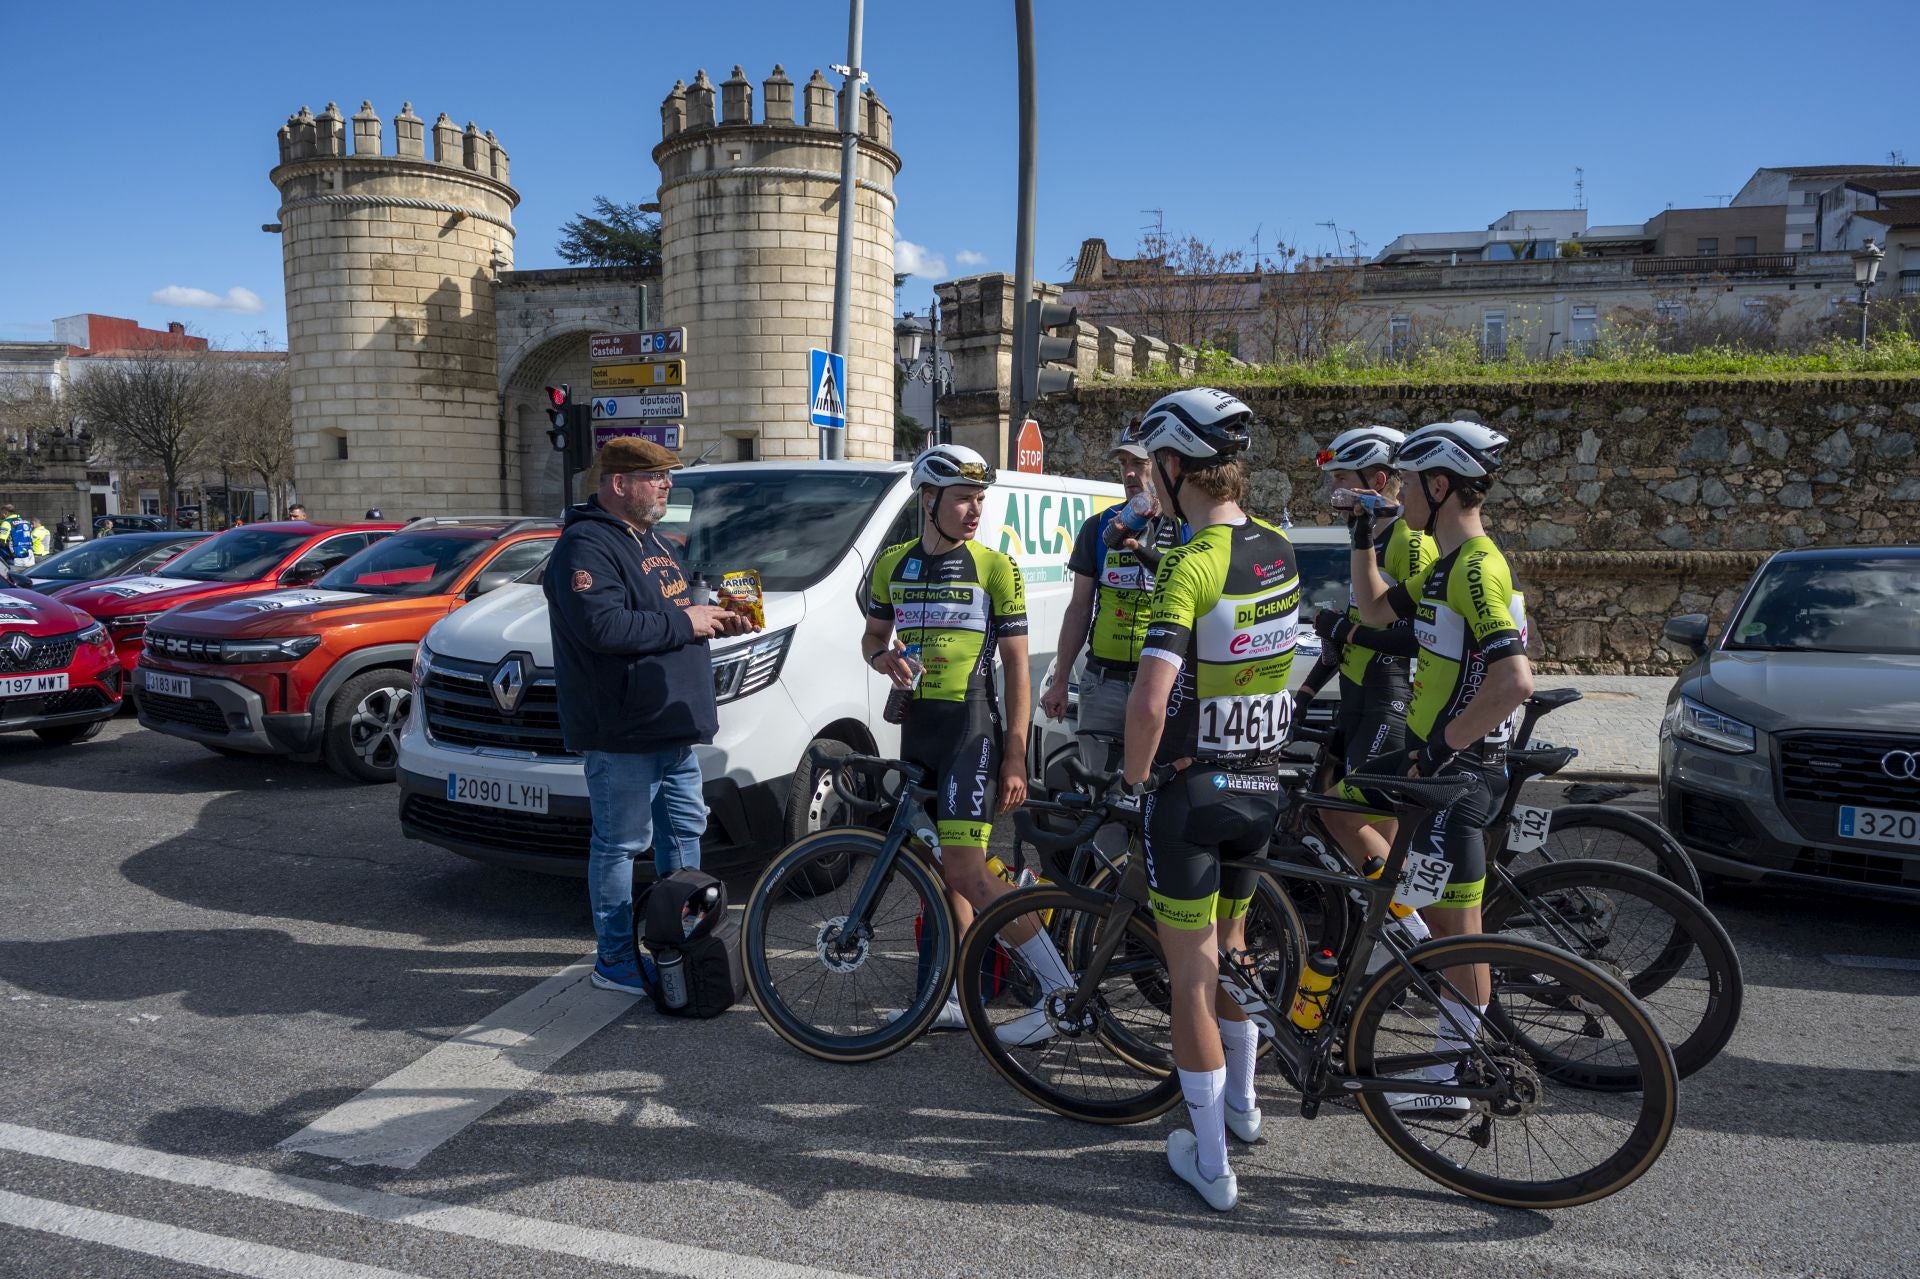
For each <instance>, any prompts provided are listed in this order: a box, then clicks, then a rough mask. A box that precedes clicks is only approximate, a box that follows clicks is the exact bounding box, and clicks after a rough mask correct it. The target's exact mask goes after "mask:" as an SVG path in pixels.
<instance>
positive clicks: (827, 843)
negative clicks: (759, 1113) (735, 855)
mask: <svg viewBox="0 0 1920 1279" xmlns="http://www.w3.org/2000/svg"><path fill="white" fill-rule="evenodd" d="M885 843H886V840H885V837H884V836H882V835H880V834H878V833H877V832H874V831H870V830H861V829H858V828H855V827H836V828H834V829H831V830H823V831H816V832H815V833H813V834H811V835H808V836H807V837H806V838H804V839H801V840H798V841H796V842H794V843H793V844H790V845H789V846H788V847H787V848H786V850H785V851H784V852H782V853H781V854H780V855H779V856H778V857H776V858H774V859H773V861H772V862H771V863H769V864H768V866H767V869H766V870H765V871H764V872H762V873H761V876H760V879H759V880H758V882H756V883H755V884H754V886H753V892H752V893H751V894H749V896H748V898H747V907H746V917H745V919H744V920H743V924H742V929H741V948H742V950H743V952H744V955H743V958H744V959H745V967H746V976H747V991H748V993H749V994H750V995H751V996H752V997H753V1003H754V1006H755V1007H756V1008H758V1009H759V1010H760V1015H761V1016H762V1017H763V1018H765V1019H766V1023H767V1025H769V1026H771V1027H772V1028H773V1031H774V1033H775V1034H777V1035H779V1036H780V1037H781V1038H782V1039H784V1040H786V1041H787V1042H788V1043H790V1044H792V1045H793V1046H794V1047H795V1048H798V1049H799V1050H800V1051H801V1052H804V1053H806V1054H807V1055H809V1056H811V1057H818V1058H819V1059H820V1060H822V1061H834V1062H862V1061H875V1060H878V1059H879V1058H881V1057H885V1056H888V1055H889V1054H891V1053H895V1052H898V1051H899V1050H900V1049H902V1048H904V1047H906V1046H907V1045H908V1044H910V1043H912V1042H913V1041H914V1040H915V1039H917V1038H919V1037H920V1035H921V1034H922V1033H924V1032H925V1030H926V1028H927V1027H928V1026H929V1025H931V1024H932V1023H933V1019H934V1018H935V1017H937V1016H939V1014H940V1008H941V1006H942V1005H943V1004H944V1003H945V1002H946V992H947V989H948V987H949V986H950V985H951V983H952V977H953V959H954V951H955V949H956V947H955V941H954V935H955V933H956V932H957V931H958V928H957V926H956V924H955V922H954V918H953V910H952V907H951V906H949V905H948V903H947V895H946V890H945V887H944V885H943V884H942V882H941V880H940V877H939V875H937V874H936V873H935V872H934V870H933V868H932V867H930V866H928V865H927V864H926V863H925V862H924V861H922V860H921V859H920V857H919V855H918V854H916V853H914V852H912V851H911V850H909V849H904V848H903V849H901V850H900V853H899V855H898V856H897V857H896V858H895V859H894V863H893V869H892V872H891V878H892V880H893V882H892V883H891V884H889V885H887V886H886V890H885V892H884V894H883V895H882V896H881V897H879V898H876V906H875V908H874V911H873V916H874V917H875V918H873V919H870V921H869V928H870V930H871V931H872V932H873V933H875V934H878V932H879V931H880V928H881V927H882V926H883V925H884V926H885V928H886V930H887V931H886V935H885V937H883V938H879V939H878V940H873V939H869V940H868V941H867V942H866V943H865V944H864V945H862V946H861V947H860V948H859V949H858V951H857V953H856V954H855V955H854V956H852V957H842V958H837V959H832V958H830V955H829V951H828V949H827V938H828V936H829V931H830V930H831V929H832V928H833V926H834V925H835V924H836V922H841V921H844V919H845V912H847V911H851V909H852V907H853V903H854V899H855V898H856V897H857V895H858V894H859V892H860V890H861V888H862V886H863V885H864V884H865V883H866V881H867V879H868V877H869V876H870V874H871V872H872V871H873V870H874V869H876V868H877V859H878V857H879V853H880V850H881V848H882V847H884V845H885ZM836 863H838V864H844V865H845V866H846V867H847V868H848V869H847V873H845V874H844V875H842V876H841V877H840V882H839V883H838V884H837V885H836V886H835V887H833V888H831V889H829V890H826V891H822V890H821V888H820V876H819V875H818V874H817V873H815V872H817V871H818V869H819V867H821V866H823V865H833V864H836ZM835 906H840V907H842V913H841V914H840V915H838V916H835V915H833V914H832V913H831V912H832V910H833V908H834V907H835ZM788 909H791V910H792V912H793V914H794V915H795V917H796V920H797V922H789V921H787V920H786V919H785V918H784V917H779V916H782V913H783V912H785V911H787V910H788ZM902 920H905V921H906V928H905V930H904V932H902V931H901V930H900V929H899V928H898V927H897V926H898V925H899V923H900V921H902ZM916 920H919V921H924V924H925V926H926V927H927V928H929V929H930V930H931V932H932V934H933V935H932V938H931V940H930V942H928V943H927V945H926V947H925V949H926V952H927V953H926V957H925V960H924V967H925V968H926V974H925V976H924V977H923V976H922V974H921V971H920V970H921V968H922V967H923V961H922V957H921V953H920V952H921V945H920V940H919V928H920V924H919V923H916ZM870 961H884V968H885V971H884V972H882V967H883V965H882V963H879V962H874V963H872V964H871V966H872V967H873V969H874V972H873V974H872V976H873V977H874V978H875V979H876V980H878V979H881V978H885V979H887V984H888V989H887V990H886V991H885V992H884V993H882V994H878V995H876V994H874V993H872V992H871V990H870V989H869V990H868V991H864V992H863V991H857V990H854V989H852V987H853V985H856V984H857V983H848V982H837V983H830V982H829V979H830V978H857V977H858V976H859V974H862V973H866V972H867V970H868V968H869V966H870ZM788 976H792V977H793V979H794V980H793V981H791V982H789V981H788V980H787V977H788ZM803 982H806V983H810V985H808V986H807V987H805V988H804V989H807V990H822V989H831V990H832V992H833V994H834V996H835V1002H834V1008H835V1009H836V1010H844V1011H845V1012H846V1013H847V1014H848V1015H847V1016H846V1017H844V1018H842V1019H840V1020H836V1021H834V1022H832V1023H831V1024H823V1022H825V1018H823V1017H821V1016H820V1015H818V1013H817V1012H815V1011H813V1010H811V1009H808V1008H806V1007H803V1006H801V1005H800V1003H799V1000H798V998H797V995H798V994H799V993H801V991H802V989H803V987H802V986H801V983H803ZM883 1007H891V1008H896V1009H905V1012H903V1013H902V1014H901V1015H900V1016H899V1017H897V1018H895V1019H894V1020H892V1021H889V1020H887V1019H886V1017H885V1016H884V1015H883V1013H882V1011H881V1010H882V1008H883Z"/></svg>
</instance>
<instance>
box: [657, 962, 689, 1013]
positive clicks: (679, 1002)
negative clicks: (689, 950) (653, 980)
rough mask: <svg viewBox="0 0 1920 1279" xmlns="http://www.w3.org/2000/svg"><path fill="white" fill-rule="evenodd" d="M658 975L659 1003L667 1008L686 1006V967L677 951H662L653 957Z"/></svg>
mask: <svg viewBox="0 0 1920 1279" xmlns="http://www.w3.org/2000/svg"><path fill="white" fill-rule="evenodd" d="M653 962H654V967H655V968H657V969H658V970H659V973H660V1002H661V1003H662V1004H663V1005H665V1006H666V1007H668V1008H685V1007H686V1006H687V966H686V961H685V960H683V959H681V958H680V952H679V951H677V950H663V951H661V952H660V953H659V954H657V955H655V956H654V957H653Z"/></svg>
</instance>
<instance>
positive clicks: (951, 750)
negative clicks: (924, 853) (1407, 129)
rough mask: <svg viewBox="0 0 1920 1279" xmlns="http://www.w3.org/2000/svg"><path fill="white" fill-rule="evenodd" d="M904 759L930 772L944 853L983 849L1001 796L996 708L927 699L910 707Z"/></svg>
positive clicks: (989, 704)
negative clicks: (951, 849)
mask: <svg viewBox="0 0 1920 1279" xmlns="http://www.w3.org/2000/svg"><path fill="white" fill-rule="evenodd" d="M900 758H902V759H904V760H906V761H907V762H908V763H911V764H918V765H920V767H922V768H924V769H926V770H927V773H928V776H929V777H930V778H931V779H932V780H931V781H930V783H929V784H930V785H932V786H933V787H934V791H935V794H934V801H933V819H934V825H935V828H936V829H937V830H938V831H939V834H940V844H941V847H943V848H980V849H984V848H985V847H986V846H987V841H988V840H989V839H991V838H992V836H993V810H994V806H995V804H996V803H997V802H998V800H999V796H1000V723H999V717H998V715H996V714H995V712H994V707H993V703H992V702H989V701H986V700H984V699H980V698H971V699H969V700H967V701H963V702H946V701H936V700H934V699H932V698H922V699H918V700H916V701H913V702H911V703H909V704H908V708H907V722H906V723H905V724H902V725H901V726H900Z"/></svg>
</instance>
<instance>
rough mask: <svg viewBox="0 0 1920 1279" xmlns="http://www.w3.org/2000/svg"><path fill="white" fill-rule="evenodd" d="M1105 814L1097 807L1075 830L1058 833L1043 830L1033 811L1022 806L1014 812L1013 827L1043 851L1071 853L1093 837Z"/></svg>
mask: <svg viewBox="0 0 1920 1279" xmlns="http://www.w3.org/2000/svg"><path fill="white" fill-rule="evenodd" d="M1104 816H1105V815H1104V813H1103V812H1102V810H1100V809H1097V808H1096V809H1094V810H1093V811H1091V812H1089V813H1088V814H1087V815H1086V816H1085V817H1083V818H1081V819H1080V824H1079V825H1078V826H1076V827H1074V828H1073V830H1071V831H1069V832H1067V833H1065V834H1056V833H1055V832H1053V831H1050V830H1043V829H1042V828H1041V826H1040V824H1039V823H1038V822H1036V821H1035V820H1034V814H1033V812H1032V811H1030V810H1028V809H1025V808H1021V809H1017V810H1015V812H1014V814H1013V827H1014V830H1015V832H1016V833H1017V834H1018V835H1019V837H1020V839H1021V840H1022V841H1024V842H1026V843H1029V844H1032V845H1033V846H1034V847H1035V848H1037V849H1039V850H1040V851H1041V852H1043V853H1069V852H1072V851H1073V850H1074V849H1076V848H1078V847H1080V845H1082V844H1084V843H1085V842H1086V841H1087V840H1089V839H1092V838H1093V833H1094V832H1095V831H1097V830H1099V829H1100V824H1101V822H1102V820H1103V819H1104Z"/></svg>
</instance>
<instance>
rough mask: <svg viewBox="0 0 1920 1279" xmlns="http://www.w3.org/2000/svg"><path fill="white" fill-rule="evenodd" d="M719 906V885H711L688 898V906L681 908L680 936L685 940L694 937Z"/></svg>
mask: <svg viewBox="0 0 1920 1279" xmlns="http://www.w3.org/2000/svg"><path fill="white" fill-rule="evenodd" d="M719 904H720V886H719V885H718V884H709V885H707V887H705V888H703V889H701V890H700V891H699V892H697V893H695V894H694V895H693V896H691V897H689V898H687V900H686V904H685V905H683V906H681V907H680V935H681V936H682V937H683V938H684V937H691V936H693V934H694V932H695V931H696V930H697V929H698V928H699V927H700V925H701V923H702V922H703V921H704V920H705V919H706V917H707V915H708V914H709V913H711V912H712V910H713V908H714V907H716V906H718V905H719Z"/></svg>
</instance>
